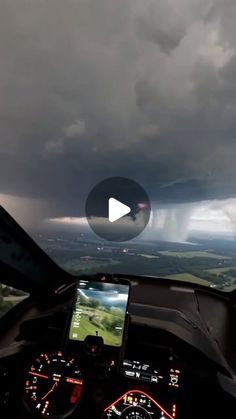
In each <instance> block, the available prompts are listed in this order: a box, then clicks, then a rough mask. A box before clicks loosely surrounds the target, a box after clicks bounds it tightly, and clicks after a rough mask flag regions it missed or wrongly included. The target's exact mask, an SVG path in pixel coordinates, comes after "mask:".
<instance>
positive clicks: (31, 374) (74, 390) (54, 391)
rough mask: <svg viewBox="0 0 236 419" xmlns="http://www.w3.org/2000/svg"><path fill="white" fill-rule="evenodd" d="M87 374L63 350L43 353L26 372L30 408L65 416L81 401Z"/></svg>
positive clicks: (37, 412) (27, 402)
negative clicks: (84, 377)
mask: <svg viewBox="0 0 236 419" xmlns="http://www.w3.org/2000/svg"><path fill="white" fill-rule="evenodd" d="M83 387H84V380H83V375H82V372H81V370H80V368H79V367H78V365H77V364H76V362H75V359H74V358H70V357H69V358H68V357H64V356H63V354H62V352H56V353H50V354H47V353H42V354H40V355H38V356H37V357H36V359H35V360H34V361H33V363H32V365H31V367H30V369H29V370H28V372H27V374H26V379H25V386H24V402H25V404H26V406H27V408H28V409H29V410H30V411H31V412H32V413H33V414H36V415H39V416H43V417H48V416H50V417H61V416H65V415H67V414H68V413H70V412H71V411H72V410H73V409H74V408H75V407H76V406H77V405H78V403H79V402H80V400H81V397H82V393H83Z"/></svg>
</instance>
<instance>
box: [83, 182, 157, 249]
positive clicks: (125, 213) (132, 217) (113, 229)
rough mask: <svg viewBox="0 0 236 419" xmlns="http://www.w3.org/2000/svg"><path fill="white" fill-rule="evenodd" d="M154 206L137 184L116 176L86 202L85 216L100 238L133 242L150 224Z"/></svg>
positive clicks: (97, 189)
mask: <svg viewBox="0 0 236 419" xmlns="http://www.w3.org/2000/svg"><path fill="white" fill-rule="evenodd" d="M150 212H151V205H150V201H149V198H148V195H147V193H146V191H145V190H144V189H143V187H142V186H140V185H139V184H138V183H136V182H134V181H133V180H131V179H127V178H123V177H113V178H108V179H105V180H104V181H102V182H100V183H98V184H97V185H96V186H95V187H94V188H93V189H92V190H91V192H90V194H89V196H88V198H87V201H86V217H87V221H88V223H89V225H90V227H91V229H92V230H93V231H94V233H96V234H97V235H98V236H99V237H101V238H103V239H105V240H108V241H114V242H123V241H128V240H131V239H134V238H135V237H137V236H138V235H139V234H141V233H142V231H143V230H144V229H145V227H146V226H147V224H148V222H149V218H150Z"/></svg>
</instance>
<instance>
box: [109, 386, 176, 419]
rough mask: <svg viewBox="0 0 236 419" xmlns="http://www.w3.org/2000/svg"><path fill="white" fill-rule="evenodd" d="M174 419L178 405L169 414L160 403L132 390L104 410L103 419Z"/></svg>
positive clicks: (141, 392) (138, 391)
mask: <svg viewBox="0 0 236 419" xmlns="http://www.w3.org/2000/svg"><path fill="white" fill-rule="evenodd" d="M116 418H121V419H151V418H155V419H174V418H176V405H175V404H173V406H172V411H171V412H167V411H166V410H165V409H164V407H163V406H161V404H160V403H158V401H156V400H154V399H153V398H152V397H151V396H150V395H148V394H146V393H144V392H143V391H141V390H130V391H127V392H126V393H125V394H123V395H122V396H121V397H120V398H119V399H117V400H116V401H114V402H113V403H112V404H111V405H109V406H108V407H107V408H106V409H105V410H104V416H103V419H116Z"/></svg>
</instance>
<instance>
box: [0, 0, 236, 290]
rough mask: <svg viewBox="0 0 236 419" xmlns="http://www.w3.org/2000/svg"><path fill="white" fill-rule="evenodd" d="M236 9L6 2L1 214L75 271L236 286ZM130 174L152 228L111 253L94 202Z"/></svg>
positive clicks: (1, 53)
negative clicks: (99, 231)
mask: <svg viewBox="0 0 236 419" xmlns="http://www.w3.org/2000/svg"><path fill="white" fill-rule="evenodd" d="M235 20H236V4H235V1H234V0H227V1H225V0H204V1H203V0H169V1H166V0H159V1H156V0H137V1H133V0H119V1H116V0H101V1H99V2H97V1H95V0H86V1H85V0H67V1H64V0H50V2H48V1H46V0H39V1H37V2H33V1H29V0H17V1H16V0H13V1H11V2H9V1H5V0H3V1H2V2H1V14H0V28H1V29H0V32H1V36H0V38H1V42H0V57H1V70H0V97H1V101H0V134H1V135H0V179H1V184H0V204H1V205H2V206H4V207H5V208H6V209H7V210H8V211H9V212H10V213H11V215H12V216H13V217H15V218H16V220H17V221H18V222H19V223H20V224H22V226H23V227H24V228H25V229H26V230H27V231H28V232H29V233H30V234H31V235H32V236H33V238H35V239H36V241H37V242H38V243H39V245H40V246H41V247H42V248H43V249H44V250H45V251H46V252H47V253H48V254H49V255H50V256H51V257H52V258H53V259H54V260H56V261H57V262H58V263H59V264H60V265H61V266H63V267H64V268H65V269H66V270H68V271H70V272H72V273H75V274H80V273H86V274H89V273H93V272H101V271H102V272H112V273H125V274H142V275H153V276H159V277H162V278H163V280H164V279H165V278H173V279H179V280H184V281H190V282H194V283H199V284H203V285H206V286H210V287H214V288H219V289H222V290H224V291H231V290H233V289H234V288H235V287H236V252H235V249H236V246H235V245H236V241H235V237H236V185H235V179H236V165H235V160H236V141H235V134H236V119H235V113H236V95H235V85H236V71H235V69H236V54H235V51H236V31H235ZM113 176H123V177H126V178H129V179H131V180H134V181H135V182H137V183H138V184H140V185H141V186H142V187H143V188H144V189H145V191H146V193H147V194H148V196H149V198H150V201H151V208H152V211H151V217H150V220H149V224H148V226H147V227H146V229H145V230H144V231H143V232H142V233H141V235H139V236H138V237H136V238H135V239H133V240H130V241H127V242H123V243H122V242H120V243H116V242H107V241H105V240H103V239H101V238H100V237H98V236H96V235H95V234H94V233H93V231H92V230H91V229H90V227H89V226H88V223H87V220H86V214H85V204H86V198H87V196H88V195H89V193H90V191H91V189H92V188H93V187H94V186H95V185H96V184H97V183H99V182H101V181H102V180H104V179H107V178H110V177H113Z"/></svg>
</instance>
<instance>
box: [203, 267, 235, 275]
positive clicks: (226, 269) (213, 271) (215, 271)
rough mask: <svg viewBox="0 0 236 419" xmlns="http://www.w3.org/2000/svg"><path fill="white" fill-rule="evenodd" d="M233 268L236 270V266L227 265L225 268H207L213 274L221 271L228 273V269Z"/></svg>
mask: <svg viewBox="0 0 236 419" xmlns="http://www.w3.org/2000/svg"><path fill="white" fill-rule="evenodd" d="M231 269H235V270H236V266H227V267H225V268H212V269H207V272H210V273H211V274H215V275H218V274H221V273H226V272H228V271H230V270H231Z"/></svg>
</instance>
